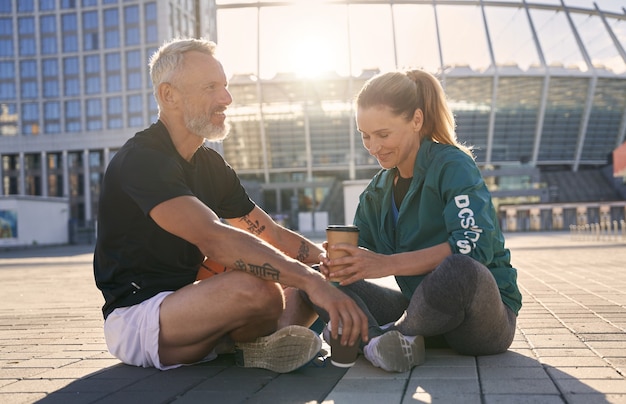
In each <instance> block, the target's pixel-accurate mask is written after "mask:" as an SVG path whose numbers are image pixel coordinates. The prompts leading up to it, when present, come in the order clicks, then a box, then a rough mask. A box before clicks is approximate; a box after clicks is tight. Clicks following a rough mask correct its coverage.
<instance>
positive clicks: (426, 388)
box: [406, 378, 481, 397]
mask: <svg viewBox="0 0 626 404" xmlns="http://www.w3.org/2000/svg"><path fill="white" fill-rule="evenodd" d="M415 393H428V394H430V395H431V396H432V397H439V396H448V395H452V396H454V395H463V394H469V395H474V394H480V393H481V386H480V384H479V382H478V379H477V378H472V379H454V381H453V382H450V381H449V380H447V379H445V378H443V379H413V378H411V379H409V382H408V383H407V386H406V396H407V397H411V396H413V394H415Z"/></svg>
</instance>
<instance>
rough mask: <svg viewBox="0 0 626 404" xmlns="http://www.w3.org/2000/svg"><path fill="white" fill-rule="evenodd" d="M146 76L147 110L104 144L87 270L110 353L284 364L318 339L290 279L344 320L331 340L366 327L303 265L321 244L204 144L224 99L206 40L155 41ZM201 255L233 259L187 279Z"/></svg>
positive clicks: (213, 132)
mask: <svg viewBox="0 0 626 404" xmlns="http://www.w3.org/2000/svg"><path fill="white" fill-rule="evenodd" d="M150 74H151V78H152V83H153V87H154V95H155V97H156V100H157V102H158V105H159V119H158V121H157V122H156V123H154V124H153V125H151V126H150V127H149V128H147V129H145V130H143V131H141V132H139V133H137V134H136V135H135V136H134V137H132V138H131V139H129V140H128V141H127V142H126V144H125V145H124V146H123V147H122V148H121V149H120V150H119V151H118V152H117V153H116V154H115V156H114V157H113V159H112V160H111V162H110V164H109V166H108V168H107V171H106V174H105V176H104V181H103V184H102V192H101V197H100V204H99V212H98V238H97V244H96V249H95V253H94V275H95V280H96V285H97V286H98V288H99V289H100V290H101V291H102V294H103V296H104V299H105V304H104V306H103V308H102V310H103V315H104V318H105V323H104V332H105V338H106V342H107V346H108V348H109V351H110V352H111V353H112V354H113V355H115V356H116V357H117V358H119V359H120V360H121V361H123V362H124V363H127V364H131V365H136V366H144V367H156V368H158V369H170V368H173V367H178V366H182V365H184V364H192V363H196V362H199V361H204V360H210V359H211V358H214V357H215V356H216V355H217V354H219V353H221V352H225V351H232V350H233V349H234V352H235V353H236V359H237V363H238V364H239V365H241V366H245V367H261V368H266V369H270V370H273V371H276V372H281V373H282V372H290V371H292V370H295V369H297V368H299V367H301V366H303V365H304V364H306V363H307V362H309V361H310V360H311V359H313V358H314V357H315V356H316V355H317V353H318V352H319V349H320V347H321V340H320V338H319V336H318V335H317V334H316V333H315V332H313V331H311V330H310V329H308V328H306V326H308V325H310V324H311V323H312V322H313V321H314V319H315V317H314V316H315V314H314V313H313V311H312V310H310V308H309V307H308V306H305V305H304V304H302V302H301V300H300V297H299V296H300V295H299V294H298V293H297V289H300V290H302V291H305V292H306V293H307V295H308V296H309V297H310V298H311V300H312V302H313V303H314V304H316V305H317V306H319V307H322V308H324V309H325V310H326V311H327V312H328V313H329V316H330V319H331V320H332V324H333V325H334V324H337V325H338V324H342V326H343V336H342V341H343V343H345V344H347V343H350V344H352V343H354V342H355V341H356V340H357V338H358V337H359V335H364V336H367V319H366V317H365V315H364V314H363V312H362V311H361V310H360V309H359V308H358V306H357V305H356V304H355V303H354V301H353V300H352V299H350V298H349V297H348V296H346V295H345V294H344V293H342V292H340V291H339V290H338V289H337V288H335V287H333V286H332V285H331V284H330V283H329V282H327V280H326V279H325V278H324V276H323V275H321V274H320V273H319V272H317V271H315V270H313V269H312V268H311V266H310V265H311V264H314V263H317V262H319V260H320V254H322V253H323V250H322V248H321V247H320V246H319V245H317V244H315V243H313V242H311V241H309V240H307V239H306V238H304V237H302V236H301V235H299V234H297V233H295V232H293V231H291V230H288V229H286V228H284V227H282V226H280V225H278V224H277V223H275V222H274V221H273V220H272V219H271V217H270V216H269V215H268V214H267V213H266V212H264V211H263V210H262V209H261V208H259V207H258V206H257V205H256V204H255V203H254V202H253V201H251V200H250V198H249V197H248V195H247V193H246V191H245V189H244V188H243V186H242V185H241V183H240V181H239V178H238V177H237V175H236V173H235V171H234V170H233V169H232V168H231V167H230V166H229V165H228V164H227V163H226V162H225V161H224V160H223V158H222V157H221V156H220V155H219V154H218V153H217V152H215V151H214V150H212V149H210V148H208V147H206V146H205V145H204V143H205V140H206V139H209V140H214V141H215V140H222V139H224V138H225V137H226V135H227V134H228V125H227V124H226V121H225V119H226V114H225V111H226V109H227V107H228V105H229V104H230V103H231V102H232V97H231V95H230V93H229V91H228V88H227V85H228V82H227V78H226V75H225V73H224V69H223V67H222V65H221V63H220V62H219V61H218V60H217V59H216V57H215V44H214V43H213V42H210V41H207V40H202V39H175V40H172V41H170V42H167V43H165V44H164V45H163V46H161V47H160V48H159V50H158V51H157V52H156V53H155V54H154V55H153V56H152V58H151V60H150ZM222 220H223V221H222ZM206 259H210V260H211V261H213V262H216V263H218V264H219V265H220V267H221V268H228V269H232V270H227V271H225V272H223V273H220V274H218V275H216V276H212V277H209V278H208V279H204V280H200V281H197V272H198V269H199V267H200V266H201V265H202V264H203V261H204V260H206ZM336 328H337V327H334V329H333V330H332V331H331V332H332V334H333V336H336V335H337V329H336Z"/></svg>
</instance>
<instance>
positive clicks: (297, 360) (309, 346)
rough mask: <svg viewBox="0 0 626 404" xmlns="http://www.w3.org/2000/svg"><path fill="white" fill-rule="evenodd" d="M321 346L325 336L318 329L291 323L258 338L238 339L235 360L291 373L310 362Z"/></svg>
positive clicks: (238, 362) (257, 366)
mask: <svg viewBox="0 0 626 404" xmlns="http://www.w3.org/2000/svg"><path fill="white" fill-rule="evenodd" d="M321 348H322V340H321V339H320V337H319V335H317V334H316V333H315V331H312V330H310V329H308V328H306V327H300V326H298V325H290V326H288V327H285V328H281V329H280V330H278V331H276V332H275V333H273V334H271V335H268V336H267V337H260V338H257V339H256V341H254V342H238V343H237V344H236V345H235V362H236V364H237V365H238V366H242V367H246V368H263V369H268V370H271V371H273V372H277V373H287V372H291V371H292V370H296V369H298V368H300V367H302V366H304V365H306V364H307V363H308V362H309V361H311V359H313V358H315V357H316V355H317V354H318V353H319V351H320V349H321Z"/></svg>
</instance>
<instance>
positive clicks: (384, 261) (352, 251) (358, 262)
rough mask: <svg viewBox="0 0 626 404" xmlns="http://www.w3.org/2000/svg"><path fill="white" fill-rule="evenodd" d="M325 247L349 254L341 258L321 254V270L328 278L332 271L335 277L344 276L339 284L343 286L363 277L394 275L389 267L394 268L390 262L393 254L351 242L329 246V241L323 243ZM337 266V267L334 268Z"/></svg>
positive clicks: (372, 277)
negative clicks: (385, 253) (378, 251)
mask: <svg viewBox="0 0 626 404" xmlns="http://www.w3.org/2000/svg"><path fill="white" fill-rule="evenodd" d="M323 247H324V249H326V250H327V251H328V249H329V248H331V249H332V250H333V251H338V252H339V251H341V252H343V253H346V254H348V255H346V256H344V257H339V258H333V259H330V258H328V253H327V254H326V255H324V254H320V272H321V273H322V274H323V275H324V276H325V277H326V278H327V279H328V278H329V277H330V273H331V272H332V274H333V278H344V279H343V280H342V281H341V282H340V283H339V284H340V285H342V286H345V285H349V284H351V283H354V282H356V281H358V280H362V279H376V278H383V277H385V276H388V275H393V273H391V272H390V271H388V270H387V268H393V265H391V264H390V262H389V261H390V260H391V259H392V258H391V257H392V256H389V255H383V254H378V253H375V252H372V251H370V250H367V249H365V248H363V247H355V246H353V245H350V244H343V243H342V244H335V245H333V246H330V247H329V246H328V244H327V242H324V244H323ZM333 267H335V268H333Z"/></svg>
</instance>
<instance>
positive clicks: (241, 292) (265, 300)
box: [237, 279, 285, 318]
mask: <svg viewBox="0 0 626 404" xmlns="http://www.w3.org/2000/svg"><path fill="white" fill-rule="evenodd" d="M237 293H238V298H237V300H238V301H239V302H242V303H243V304H247V305H249V306H250V309H251V310H253V311H255V312H258V313H262V314H263V315H264V316H268V317H275V318H278V317H280V315H281V314H282V312H283V310H284V308H285V295H284V292H283V288H282V287H281V286H280V285H279V284H278V283H275V282H269V281H264V280H261V279H256V280H254V281H253V282H251V283H250V284H246V285H242V286H241V287H238V288H237Z"/></svg>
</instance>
